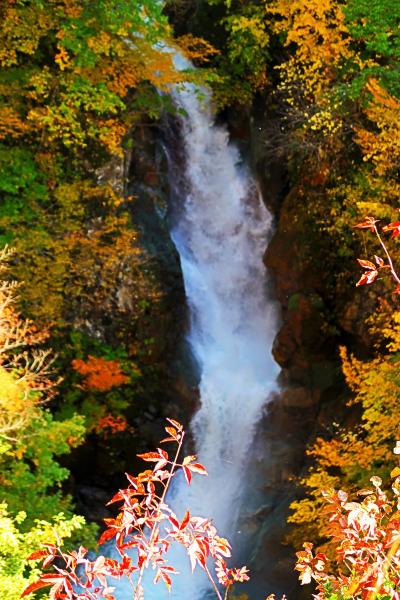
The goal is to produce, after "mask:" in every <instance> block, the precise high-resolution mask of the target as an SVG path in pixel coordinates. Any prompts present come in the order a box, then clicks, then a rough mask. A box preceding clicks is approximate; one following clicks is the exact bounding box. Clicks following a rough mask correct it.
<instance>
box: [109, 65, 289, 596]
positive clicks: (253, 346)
mask: <svg viewBox="0 0 400 600" xmlns="http://www.w3.org/2000/svg"><path fill="white" fill-rule="evenodd" d="M175 60H176V62H177V66H178V68H180V69H184V68H187V67H188V66H189V64H188V63H187V62H186V61H185V59H183V58H182V57H180V56H177V57H176V58H175ZM173 96H174V100H175V103H176V105H177V106H178V107H179V108H181V109H183V110H184V112H185V113H186V116H184V117H181V128H182V131H181V133H182V140H183V145H184V148H183V154H184V161H183V162H184V165H183V166H182V165H180V166H179V165H177V164H172V163H171V165H170V166H171V170H172V172H175V173H176V172H177V170H179V169H180V170H181V171H182V169H184V173H181V176H180V177H179V181H175V182H173V186H172V187H173V188H174V192H175V194H176V195H177V196H178V198H175V199H174V200H175V203H176V202H177V201H179V203H180V204H181V206H180V208H179V209H178V213H179V214H178V218H177V221H176V223H175V226H174V227H173V230H172V238H173V240H174V243H175V245H176V248H177V250H178V252H179V255H180V258H181V265H182V272H183V277H184V284H185V290H186V296H187V300H188V304H189V308H190V320H191V324H190V331H189V334H188V340H189V343H190V346H191V349H192V351H193V354H194V356H195V358H196V360H197V362H198V367H199V371H200V376H201V380H200V389H199V391H200V408H199V410H198V412H197V414H196V415H195V416H194V418H193V420H192V423H191V428H192V432H193V436H194V440H195V444H196V452H197V454H198V457H199V461H200V462H201V463H203V464H204V465H205V466H206V468H207V470H208V473H209V476H208V477H200V476H196V475H194V477H193V482H192V485H191V487H190V488H188V487H187V485H186V483H185V482H184V481H183V479H182V481H179V482H178V483H177V485H175V487H174V488H173V491H172V494H171V496H172V498H171V497H170V498H169V504H170V505H172V507H173V509H174V511H175V512H176V513H177V515H178V516H180V518H182V515H183V512H184V510H185V509H186V508H188V509H189V510H190V512H191V514H193V515H200V516H204V517H207V518H211V519H213V521H214V523H215V525H216V527H217V529H218V531H219V533H220V534H221V535H224V536H226V537H228V538H231V539H232V535H233V533H234V531H235V528H237V518H238V514H239V512H240V508H241V504H242V502H243V492H245V493H246V492H247V493H249V490H246V470H247V469H248V467H249V461H248V457H249V453H250V448H251V444H252V440H253V435H254V430H255V427H256V425H257V422H258V421H259V419H260V417H261V415H262V410H263V407H264V406H265V404H266V402H267V401H268V397H269V395H270V393H271V392H272V391H273V390H274V389H276V376H277V372H278V368H277V365H276V363H275V362H274V360H273V358H272V355H271V347H272V341H273V338H274V335H275V332H276V318H275V311H274V306H273V303H272V302H271V301H270V300H268V298H267V295H266V273H265V267H264V265H263V262H262V256H263V253H264V251H265V248H266V246H267V242H268V238H269V235H270V232H271V215H270V214H269V212H268V211H267V209H266V208H265V206H264V204H263V202H262V198H261V196H260V193H259V191H258V189H257V186H256V184H255V182H254V181H253V179H252V177H251V175H250V173H249V172H248V170H247V169H246V168H245V167H244V166H243V164H242V162H241V159H240V155H239V152H238V149H237V148H236V147H235V146H233V145H231V144H229V136H228V132H227V130H226V128H225V127H221V126H217V125H215V124H214V119H213V115H212V111H211V97H210V93H209V92H208V91H205V92H204V98H203V99H201V100H200V99H199V97H198V93H197V91H196V89H195V87H194V86H192V85H189V84H188V85H186V86H185V87H183V88H180V89H179V90H175V91H174V92H173ZM170 160H171V161H173V159H172V158H170ZM171 416H173V415H171ZM170 556H171V553H170ZM168 564H172V565H173V566H175V567H176V568H177V569H178V571H179V572H180V575H178V576H174V577H173V587H172V593H171V595H168V594H167V593H166V592H165V591H164V589H163V588H162V584H158V585H157V586H153V585H152V583H151V580H150V579H149V582H148V584H147V583H146V584H145V599H146V600H161V599H162V598H164V597H165V598H174V599H176V600H200V599H204V598H205V597H207V598H208V594H207V590H208V589H209V583H208V581H207V580H206V579H205V577H202V576H201V575H200V576H196V574H195V576H192V575H191V573H190V570H189V559H188V558H187V556H186V555H185V554H184V552H183V551H182V552H180V551H177V552H176V553H173V555H172V557H170V558H168ZM119 597H121V598H124V600H125V599H126V600H127V599H128V598H130V597H131V591H130V592H129V591H128V589H127V590H126V594H125V593H124V594H122V595H121V596H119ZM211 597H213V594H211V595H210V598H211Z"/></svg>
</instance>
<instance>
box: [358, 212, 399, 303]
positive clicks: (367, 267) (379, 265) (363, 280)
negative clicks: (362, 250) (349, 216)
mask: <svg viewBox="0 0 400 600" xmlns="http://www.w3.org/2000/svg"><path fill="white" fill-rule="evenodd" d="M377 223H379V221H377V220H376V219H375V218H374V217H365V220H364V221H363V222H362V223H358V224H357V225H355V226H354V227H355V228H357V229H367V230H369V231H371V232H372V233H373V234H375V235H376V237H377V239H378V241H379V244H380V245H381V248H382V250H383V251H384V253H385V256H386V261H387V262H385V260H383V259H382V258H380V257H379V256H376V255H375V256H374V261H375V262H371V261H369V260H362V259H360V258H358V259H357V260H358V263H359V264H360V266H361V267H362V268H363V269H364V273H363V274H362V275H361V277H360V279H359V280H358V281H357V283H356V286H360V285H369V284H371V283H373V282H374V281H375V279H376V278H377V277H378V275H379V271H380V270H381V269H389V271H390V273H391V275H392V278H393V279H394V281H395V282H396V288H395V290H394V292H395V293H396V294H399V293H400V277H399V275H398V274H397V271H396V269H395V268H394V265H393V260H392V258H391V256H390V253H389V251H388V249H387V246H386V244H385V242H384V241H383V239H382V236H381V234H380V232H379V229H378V227H377V225H376V224H377ZM382 231H383V232H385V233H386V232H391V234H392V235H391V237H392V238H395V237H397V236H398V235H400V221H394V222H393V223H389V224H388V225H385V226H384V227H382Z"/></svg>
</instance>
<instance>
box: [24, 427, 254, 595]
mask: <svg viewBox="0 0 400 600" xmlns="http://www.w3.org/2000/svg"><path fill="white" fill-rule="evenodd" d="M168 421H169V424H168V426H167V427H166V428H165V430H166V433H167V437H166V438H164V439H163V440H162V441H161V443H172V444H173V445H174V449H173V452H172V455H171V456H170V455H169V453H168V452H167V451H166V450H164V449H162V448H158V449H157V451H155V452H147V453H145V454H139V455H138V456H139V457H140V458H142V459H143V460H144V461H145V462H148V463H153V466H152V468H151V469H147V470H145V471H143V472H142V473H139V475H138V476H137V477H133V476H131V475H127V479H128V484H129V485H128V487H127V488H126V489H121V490H119V491H118V492H117V493H116V494H115V495H114V496H113V498H112V499H111V500H110V502H109V504H114V503H118V504H121V506H120V509H119V513H118V515H117V517H116V518H115V519H106V520H105V524H106V530H105V531H104V532H103V534H102V535H101V537H100V540H99V544H100V545H101V544H103V543H105V542H109V541H111V540H112V541H113V543H114V544H115V548H116V550H117V552H118V554H119V557H120V558H119V560H116V559H112V558H107V557H105V556H101V555H100V556H98V557H97V558H96V559H95V560H94V561H92V560H90V559H89V558H88V556H87V552H88V551H87V549H86V548H84V547H83V546H81V547H80V548H79V550H78V551H72V552H63V551H62V550H61V549H60V548H59V547H58V546H57V545H55V544H44V548H43V549H42V550H38V551H36V552H34V553H33V554H31V556H30V559H31V560H38V559H41V560H42V561H43V567H48V566H50V565H52V564H54V563H55V571H53V572H50V573H44V574H43V575H41V577H40V578H39V579H38V581H36V582H34V583H32V584H31V585H29V586H28V587H27V588H26V590H25V591H24V593H23V594H22V596H23V597H24V596H28V595H29V594H31V593H32V592H35V591H37V590H40V589H42V588H47V587H50V588H51V590H50V594H51V597H52V598H54V600H56V599H58V598H59V599H61V598H68V599H70V600H73V599H76V600H78V599H79V600H95V599H97V598H108V600H113V599H114V596H113V592H114V588H113V586H112V579H121V578H122V577H126V578H128V579H129V581H130V582H131V584H132V589H133V598H134V600H139V599H140V598H143V593H144V592H143V587H142V578H143V574H144V571H145V570H146V569H148V568H152V569H153V570H155V577H154V583H158V582H159V581H162V582H164V584H165V585H166V587H167V589H168V590H170V588H171V585H172V579H171V576H172V575H177V574H178V572H177V571H176V569H175V568H174V567H173V566H172V565H170V564H168V560H167V559H168V550H169V547H170V546H171V545H172V544H179V545H181V546H183V547H184V548H185V550H186V552H187V554H188V557H189V560H190V564H191V567H192V571H194V569H195V568H196V566H198V567H200V568H201V569H203V570H204V571H205V572H206V574H207V576H208V578H209V580H210V584H211V585H212V587H213V589H214V591H215V594H216V596H217V598H219V600H222V595H221V592H220V591H219V589H218V586H217V581H218V582H219V584H220V585H221V586H223V587H224V588H225V589H226V593H227V592H228V590H229V588H230V587H231V586H232V585H233V583H235V582H237V581H246V580H247V579H248V575H247V569H246V568H245V567H242V568H241V569H232V568H228V566H227V564H226V562H225V558H226V557H230V555H231V551H230V545H229V542H228V541H227V540H226V539H224V538H221V537H219V536H218V534H217V530H216V529H215V527H214V526H213V524H212V523H211V521H209V520H208V519H207V518H203V517H197V516H193V515H191V514H190V513H189V512H188V511H187V512H186V513H185V515H184V516H183V518H182V520H180V519H179V518H178V517H177V516H176V515H175V514H174V512H173V511H172V510H171V509H170V507H169V506H168V505H167V504H166V502H167V492H168V489H169V486H170V483H171V481H172V479H173V477H174V476H175V475H176V473H177V472H178V471H179V470H182V471H183V474H184V476H185V479H186V481H187V483H188V485H190V482H191V479H192V476H193V474H200V475H207V472H206V470H205V468H204V467H203V466H202V465H201V464H200V463H198V462H196V461H197V458H196V456H186V457H185V458H183V460H182V459H180V452H181V449H182V444H183V440H184V436H185V432H184V430H183V428H182V426H181V425H180V424H179V423H178V422H177V421H174V420H173V419H168ZM132 550H133V551H134V553H133V554H132ZM208 559H211V561H212V563H213V564H214V567H215V576H213V574H212V573H211V571H210V563H209V560H208ZM60 564H61V565H62V566H59V565H60ZM225 597H226V596H225Z"/></svg>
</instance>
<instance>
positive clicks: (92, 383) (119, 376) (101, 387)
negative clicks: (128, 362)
mask: <svg viewBox="0 0 400 600" xmlns="http://www.w3.org/2000/svg"><path fill="white" fill-rule="evenodd" d="M72 368H73V369H74V370H75V371H77V373H79V374H80V375H82V376H83V377H84V380H83V386H84V387H85V388H86V389H89V390H97V391H99V392H107V391H109V390H111V389H112V388H113V387H118V386H120V385H123V384H124V383H127V382H128V381H129V377H128V376H127V375H124V373H123V372H122V370H121V366H120V364H119V362H118V361H117V360H105V359H104V358H101V357H95V356H90V355H89V357H88V360H87V361H83V360H81V359H75V360H73V361H72Z"/></svg>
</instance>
